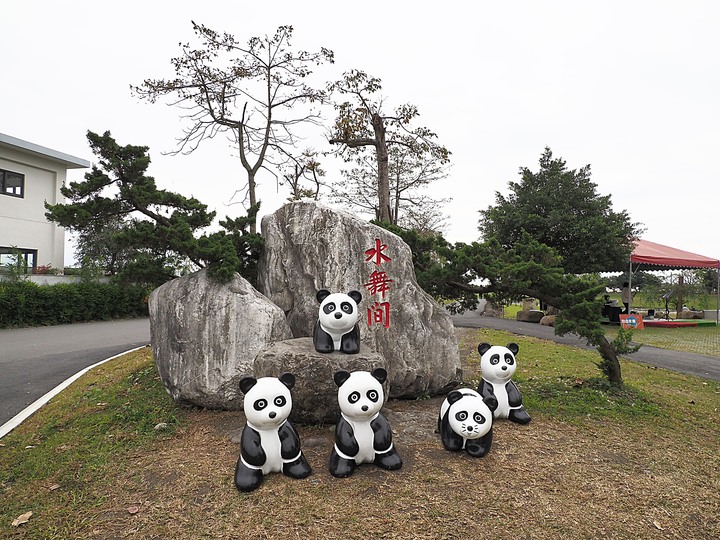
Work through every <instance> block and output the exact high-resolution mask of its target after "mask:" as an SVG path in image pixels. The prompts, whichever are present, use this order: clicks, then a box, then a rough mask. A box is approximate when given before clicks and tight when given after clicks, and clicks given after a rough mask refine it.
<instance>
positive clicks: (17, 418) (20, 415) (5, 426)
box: [0, 345, 147, 439]
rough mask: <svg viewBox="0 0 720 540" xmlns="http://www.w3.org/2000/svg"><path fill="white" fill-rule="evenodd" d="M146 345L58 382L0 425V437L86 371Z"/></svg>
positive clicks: (118, 355) (102, 361) (98, 363)
mask: <svg viewBox="0 0 720 540" xmlns="http://www.w3.org/2000/svg"><path fill="white" fill-rule="evenodd" d="M145 347H147V345H142V346H140V347H135V348H134V349H130V350H128V351H125V352H121V353H119V354H116V355H115V356H111V357H110V358H106V359H105V360H100V361H99V362H97V363H95V364H93V365H92V366H88V367H86V368H84V369H82V370H80V371H78V372H77V373H76V374H75V375H73V376H72V377H70V378H69V379H67V380H65V381H63V382H61V383H60V384H58V385H57V386H56V387H55V388H53V389H52V390H50V391H49V392H48V393H47V394H45V395H44V396H42V397H40V398H38V399H36V400H35V401H34V402H33V403H31V404H30V405H28V406H27V407H25V408H24V409H23V410H22V411H20V412H19V413H17V414H16V415H15V416H13V417H12V418H11V419H10V420H8V421H7V422H5V423H4V424H3V425H2V426H0V439H2V438H3V437H4V436H5V435H7V434H8V433H10V432H11V431H12V430H13V429H15V428H16V427H18V426H19V425H20V424H22V423H23V422H24V421H25V420H27V419H28V418H29V417H30V416H32V415H33V414H34V413H35V412H36V411H37V410H38V409H40V407H42V406H43V405H45V404H46V403H47V402H48V401H50V400H51V399H52V398H54V397H55V396H56V395H58V394H59V393H60V392H62V391H63V390H65V388H67V387H68V386H70V385H71V384H72V383H74V382H75V381H76V380H78V379H79V378H80V377H82V376H83V375H85V373H87V372H88V371H90V370H91V369H93V368H96V367H98V366H100V365H102V364H104V363H105V362H109V361H110V360H115V358H118V357H120V356H122V355H124V354H128V353H131V352H135V351H137V350H140V349H144V348H145Z"/></svg>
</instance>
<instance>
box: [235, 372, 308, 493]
mask: <svg viewBox="0 0 720 540" xmlns="http://www.w3.org/2000/svg"><path fill="white" fill-rule="evenodd" d="M294 385H295V377H294V376H293V375H292V374H291V373H284V374H283V375H281V376H280V378H279V379H278V378H276V377H261V378H259V379H255V378H254V377H245V378H243V379H242V380H241V381H240V390H242V392H243V393H244V394H245V401H244V403H243V409H244V411H245V418H246V424H245V428H244V429H243V432H242V436H241V440H240V456H239V457H238V461H237V465H236V467H235V487H237V488H238V490H240V491H253V490H254V489H256V488H257V487H258V486H259V485H260V484H261V483H262V481H263V477H264V475H266V474H268V473H272V472H282V473H283V474H284V475H286V476H289V477H290V478H305V477H307V476H309V475H310V473H312V469H311V468H310V465H309V464H308V462H307V460H306V459H305V456H304V455H303V453H302V450H301V449H300V437H299V436H298V433H297V431H295V428H294V427H293V425H292V424H291V423H290V421H289V420H288V416H289V415H290V411H291V410H292V396H291V395H290V389H291V388H292V387H293V386H294Z"/></svg>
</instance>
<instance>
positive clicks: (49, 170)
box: [0, 148, 66, 270]
mask: <svg viewBox="0 0 720 540" xmlns="http://www.w3.org/2000/svg"><path fill="white" fill-rule="evenodd" d="M0 169H5V170H9V171H12V172H17V173H21V174H24V175H25V193H24V197H22V198H20V197H11V196H8V195H2V194H0V246H17V247H19V248H24V249H36V250H37V252H38V253H37V264H38V265H46V264H51V265H52V266H53V268H58V269H60V270H62V269H63V268H64V265H65V256H64V249H65V230H64V229H63V228H62V227H58V226H56V225H55V224H53V223H50V222H49V221H47V219H45V206H44V203H45V201H47V202H49V203H51V204H56V203H58V202H65V201H64V198H63V196H62V195H61V193H60V187H61V186H62V184H63V182H64V181H65V177H66V169H65V167H64V166H63V165H62V164H61V163H59V162H56V161H53V160H50V159H45V158H42V157H40V156H36V155H32V154H26V153H23V152H20V151H16V150H12V149H9V148H0Z"/></svg>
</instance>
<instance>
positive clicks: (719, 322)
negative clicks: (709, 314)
mask: <svg viewBox="0 0 720 540" xmlns="http://www.w3.org/2000/svg"><path fill="white" fill-rule="evenodd" d="M716 292H717V305H716V306H715V326H720V263H718V281H717V290H716Z"/></svg>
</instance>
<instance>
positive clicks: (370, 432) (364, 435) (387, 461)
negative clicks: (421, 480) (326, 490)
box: [330, 368, 402, 478]
mask: <svg viewBox="0 0 720 540" xmlns="http://www.w3.org/2000/svg"><path fill="white" fill-rule="evenodd" d="M386 378H387V371H385V370H384V369H383V368H376V369H374V370H373V371H372V373H370V372H368V371H354V372H352V373H348V372H347V371H338V372H336V373H335V375H334V377H333V379H334V380H335V384H336V385H337V386H338V404H339V405H340V420H339V421H338V423H337V424H336V426H335V445H334V446H333V449H332V451H331V453H330V474H332V475H333V476H335V477H338V478H346V477H348V476H350V475H351V474H352V473H353V472H355V468H356V467H357V466H358V465H360V464H361V463H374V464H375V465H377V466H378V467H381V468H383V469H386V470H390V471H393V470H397V469H400V468H401V467H402V459H401V458H400V455H399V454H398V452H397V450H396V449H395V447H394V446H393V442H392V431H391V429H390V425H389V424H388V421H387V420H386V419H385V417H384V416H383V415H382V414H381V413H380V409H381V408H382V406H383V403H384V401H385V399H384V394H383V388H382V383H384V382H385V379H386Z"/></svg>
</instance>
